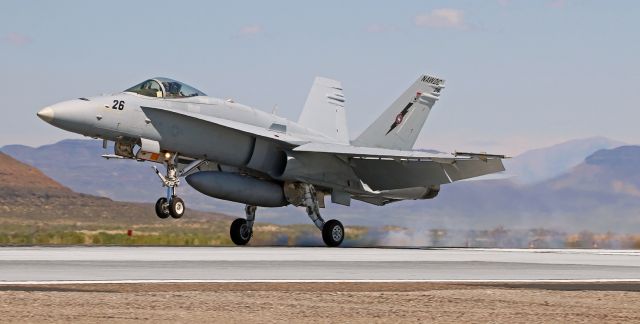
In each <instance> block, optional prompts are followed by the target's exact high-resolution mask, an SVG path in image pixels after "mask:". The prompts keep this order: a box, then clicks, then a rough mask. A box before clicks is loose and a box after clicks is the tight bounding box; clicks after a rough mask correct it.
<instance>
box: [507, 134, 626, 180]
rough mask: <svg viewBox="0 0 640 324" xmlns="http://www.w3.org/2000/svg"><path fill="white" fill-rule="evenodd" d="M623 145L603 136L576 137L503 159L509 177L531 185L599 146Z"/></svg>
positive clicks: (587, 154) (562, 169) (603, 147)
mask: <svg viewBox="0 0 640 324" xmlns="http://www.w3.org/2000/svg"><path fill="white" fill-rule="evenodd" d="M622 145H625V143H623V142H619V141H614V140H611V139H608V138H605V137H592V138H585V139H577V140H572V141H567V142H564V143H560V144H556V145H553V146H550V147H544V148H540V149H534V150H530V151H527V152H525V153H522V154H520V155H518V156H517V157H515V158H514V159H509V160H506V161H505V167H506V169H507V173H508V174H509V175H512V176H514V178H513V180H514V181H515V182H517V183H520V184H533V183H537V182H541V181H544V180H548V179H551V178H553V177H556V176H559V175H561V174H563V173H565V172H567V171H569V169H571V168H572V167H574V166H576V165H578V164H580V163H582V162H583V161H584V159H585V157H587V156H589V155H591V154H593V153H594V152H596V151H598V150H602V149H610V148H614V147H618V146H622Z"/></svg>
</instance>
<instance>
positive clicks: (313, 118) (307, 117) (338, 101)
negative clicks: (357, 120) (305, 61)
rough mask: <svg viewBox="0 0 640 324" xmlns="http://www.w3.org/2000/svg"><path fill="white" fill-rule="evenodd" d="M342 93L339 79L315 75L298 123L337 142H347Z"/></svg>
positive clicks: (347, 135) (347, 133)
mask: <svg viewBox="0 0 640 324" xmlns="http://www.w3.org/2000/svg"><path fill="white" fill-rule="evenodd" d="M344 102H345V98H344V94H343V92H342V85H341V84H340V81H336V80H331V79H327V78H321V77H316V79H315V80H314V82H313V86H312V87H311V91H309V96H307V101H306V102H305V104H304V108H303V109H302V114H300V119H299V120H298V123H299V124H301V125H302V126H305V127H308V128H311V129H313V130H315V131H318V132H320V133H322V134H324V135H326V136H327V137H330V138H332V139H335V140H336V142H337V143H341V144H349V132H348V129H347V117H346V113H345V110H344Z"/></svg>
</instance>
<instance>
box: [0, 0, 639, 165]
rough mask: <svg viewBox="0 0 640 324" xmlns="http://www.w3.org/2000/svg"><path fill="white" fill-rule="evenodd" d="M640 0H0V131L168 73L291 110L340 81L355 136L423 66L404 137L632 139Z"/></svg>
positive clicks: (285, 112) (30, 130)
mask: <svg viewBox="0 0 640 324" xmlns="http://www.w3.org/2000/svg"><path fill="white" fill-rule="evenodd" d="M639 60H640V1H571V0H566V1H557V0H556V1H515V0H511V1H509V0H502V1H499V0H495V1H494V0H486V1H455V2H445V1H321V2H320V1H316V2H310V1H254V2H249V1H220V2H216V1H202V2H195V1H177V0H175V1H157V0H154V1H26V0H20V1H7V0H4V1H2V2H0V100H1V101H2V102H1V103H0V113H1V114H2V117H1V118H0V145H4V144H13V143H21V144H28V145H41V144H46V143H52V142H54V141H57V140H60V139H63V138H70V137H74V135H72V134H70V133H66V132H64V131H62V130H58V129H56V128H54V127H52V126H50V125H48V124H46V123H44V122H42V121H40V120H39V119H38V118H37V117H36V116H35V113H36V112H37V111H38V110H39V109H41V108H42V107H44V106H46V105H48V104H52V103H55V102H58V101H62V100H66V99H72V98H77V97H82V96H92V95H97V94H101V93H112V92H116V91H121V90H123V89H126V88H128V87H129V86H132V85H134V84H136V83H138V82H140V81H142V80H144V79H146V78H148V77H153V76H167V77H171V78H175V79H178V80H181V81H184V82H186V83H188V84H191V85H193V86H195V87H196V88H198V89H200V90H202V91H204V92H205V93H207V94H209V95H211V96H216V97H222V98H234V99H235V100H236V101H238V102H241V103H244V104H248V105H251V106H254V107H256V108H259V109H263V110H267V111H271V109H272V108H273V106H274V105H276V104H277V105H278V107H279V109H278V113H279V114H280V115H282V116H285V117H288V118H292V119H294V120H295V119H297V117H298V115H299V112H300V109H301V107H302V105H303V104H304V100H305V98H306V96H307V92H308V89H309V87H310V86H311V83H312V81H313V78H314V77H315V76H316V75H321V76H326V77H331V78H335V79H338V80H341V81H342V83H343V87H344V88H345V94H346V96H347V104H348V106H347V109H348V110H347V114H348V120H349V125H350V128H351V134H352V137H354V136H356V135H357V134H359V133H360V132H361V131H362V130H363V129H364V128H365V127H366V126H367V125H368V124H369V123H371V122H372V121H373V120H374V119H375V118H376V117H377V115H379V114H380V113H381V112H382V111H383V110H384V109H386V107H387V106H388V105H389V104H390V103H391V102H392V101H393V100H395V98H396V97H397V96H398V95H399V94H400V93H402V92H403V91H404V89H406V88H407V87H408V86H409V85H410V84H411V83H412V82H413V81H414V80H415V79H416V78H417V77H418V76H419V75H420V74H421V73H425V72H428V73H432V74H435V75H437V76H440V77H442V78H444V79H446V80H447V88H446V89H445V90H444V91H443V95H442V99H441V100H440V102H438V103H437V104H436V106H435V108H434V110H433V112H432V114H431V116H430V117H429V120H428V121H427V124H426V126H425V129H424V130H423V132H422V134H421V136H420V139H419V140H418V144H417V147H425V148H426V147H428V148H438V149H444V150H448V151H452V150H454V149H458V150H463V149H465V150H466V149H472V150H482V151H492V152H497V153H508V154H515V153H518V152H520V151H522V150H526V149H528V148H533V147H540V146H543V145H546V144H551V143H555V142H559V141H562V140H566V139H571V138H578V137H587V136H594V135H602V136H607V137H611V138H614V139H618V140H622V141H626V142H629V143H640V130H639V127H638V124H640V109H639V108H640V107H639V105H638V102H640V90H639V88H640V63H639Z"/></svg>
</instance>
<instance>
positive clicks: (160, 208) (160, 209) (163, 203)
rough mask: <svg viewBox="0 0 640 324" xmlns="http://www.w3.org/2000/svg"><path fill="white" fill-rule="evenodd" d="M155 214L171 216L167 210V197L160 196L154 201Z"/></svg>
mask: <svg viewBox="0 0 640 324" xmlns="http://www.w3.org/2000/svg"><path fill="white" fill-rule="evenodd" d="M156 215H158V217H160V218H162V219H165V218H167V217H169V216H171V213H170V212H169V203H167V198H164V197H162V198H160V199H158V201H157V202H156Z"/></svg>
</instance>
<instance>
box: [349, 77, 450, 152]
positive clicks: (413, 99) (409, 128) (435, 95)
mask: <svg viewBox="0 0 640 324" xmlns="http://www.w3.org/2000/svg"><path fill="white" fill-rule="evenodd" d="M443 88H444V80H442V79H439V78H436V77H433V76H430V75H422V76H420V77H419V78H418V80H417V81H416V82H414V83H413V85H411V87H409V89H407V90H406V91H405V92H404V93H403V94H402V95H401V96H400V97H399V98H398V99H396V101H394V102H393V104H391V106H390V107H389V108H387V110H385V112H384V113H382V115H380V117H378V119H376V121H375V122H373V124H371V125H370V126H369V127H368V128H367V129H366V130H365V131H364V132H362V134H360V136H358V138H356V139H355V140H354V141H353V143H352V144H353V145H356V146H367V147H379V148H387V149H396V150H410V149H411V148H413V144H415V142H416V139H417V138H418V135H419V134H420V131H421V130H422V127H423V126H424V123H425V121H426V120H427V117H428V116H429V112H430V111H431V108H432V107H433V105H434V104H435V103H436V101H438V99H439V97H440V91H441V90H442V89H443Z"/></svg>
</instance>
